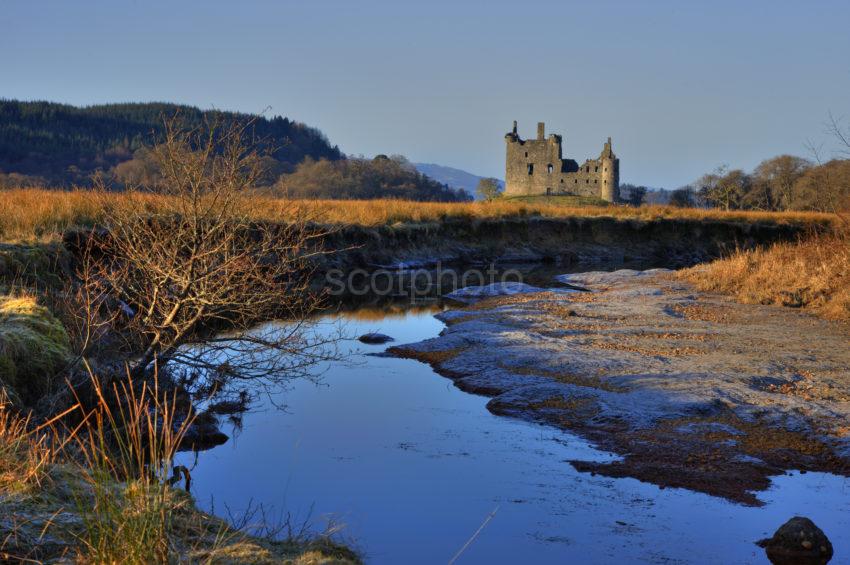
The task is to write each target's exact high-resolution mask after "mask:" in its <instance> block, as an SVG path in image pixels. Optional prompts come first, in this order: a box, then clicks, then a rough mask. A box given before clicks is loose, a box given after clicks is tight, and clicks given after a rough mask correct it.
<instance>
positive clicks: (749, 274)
mask: <svg viewBox="0 0 850 565" xmlns="http://www.w3.org/2000/svg"><path fill="white" fill-rule="evenodd" d="M679 276H680V277H682V278H683V279H685V280H687V281H690V282H692V283H693V284H694V285H695V286H696V287H697V288H698V289H699V290H703V291H710V292H722V293H726V294H731V295H733V296H735V297H736V298H737V299H738V300H740V301H741V302H745V303H751V304H779V305H783V306H790V307H794V308H806V309H808V310H811V311H812V312H814V313H816V314H817V315H820V316H823V317H825V318H829V319H834V320H850V234H847V233H844V234H830V235H822V236H817V237H811V238H809V239H806V240H803V241H800V242H797V243H776V244H773V245H771V246H769V247H766V248H757V249H750V250H740V251H737V252H735V253H733V254H731V255H730V256H728V257H725V258H722V259H719V260H716V261H713V262H711V263H708V264H705V265H699V266H696V267H693V268H690V269H686V270H684V271H681V272H680V273H679Z"/></svg>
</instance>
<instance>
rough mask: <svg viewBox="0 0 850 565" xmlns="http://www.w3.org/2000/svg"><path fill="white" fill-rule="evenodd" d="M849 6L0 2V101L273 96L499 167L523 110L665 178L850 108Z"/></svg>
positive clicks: (799, 132) (632, 172)
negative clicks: (609, 140)
mask: <svg viewBox="0 0 850 565" xmlns="http://www.w3.org/2000/svg"><path fill="white" fill-rule="evenodd" d="M848 25H850V2H847V1H846V0H844V1H829V2H826V1H824V2H818V1H813V2H807V3H803V2H779V1H746V2H743V1H736V2H716V1H713V2H701V3H699V4H697V3H696V2H682V1H676V2H674V1H670V2H660V1H659V2H636V1H629V2H625V1H624V2H606V1H594V2H587V1H585V2H566V1H552V2H543V1H529V0H525V1H521V2H520V1H518V0H513V1H509V2H501V1H496V0H488V1H482V2H464V1H462V0H454V1H447V2H443V1H442V0H428V1H421V2H405V1H402V0H394V1H384V2H377V1H368V0H357V1H351V0H347V1H339V2H336V1H322V0H300V1H297V2H287V1H274V2H272V1H268V2H261V1H244V2H214V1H209V0H207V1H204V2H190V1H169V2H156V1H153V0H146V1H141V0H139V1H133V2H125V1H120V0H109V1H86V2H82V1H80V2H72V1H67V0H63V1H55V2H41V1H37V0H20V1H19V0H5V1H3V2H2V3H0V30H2V31H1V32H0V97H5V98H20V99H47V100H55V101H61V102H68V103H72V104H77V105H86V104H93V103H102V102H118V101H152V100H165V101H174V102H182V103H188V104H194V105H198V106H201V107H216V108H221V109H234V110H242V111H247V112H259V111H262V110H263V109H264V108H266V107H271V110H270V113H272V114H283V115H287V116H290V117H292V118H295V119H297V120H300V121H303V122H306V123H308V124H310V125H314V126H316V127H319V128H320V129H321V130H322V131H324V132H325V133H326V134H327V135H328V136H329V137H330V139H331V140H332V141H333V142H334V143H337V144H339V145H340V147H341V148H342V150H343V151H345V152H347V153H353V154H359V153H362V154H365V155H374V154H376V153H401V154H404V155H407V156H408V157H410V158H411V159H412V160H414V161H425V162H436V163H440V164H444V165H450V166H455V167H459V168H463V169H466V170H469V171H471V172H475V173H477V174H482V175H495V176H499V177H502V176H503V175H504V141H503V135H504V133H505V132H507V131H508V130H509V129H510V126H511V121H512V120H514V119H517V120H519V123H520V130H521V134H523V135H524V136H532V135H534V129H535V124H536V122H537V121H538V120H540V121H545V122H546V123H547V129H548V131H550V132H552V131H554V132H559V133H562V134H563V135H564V139H565V142H566V145H565V153H566V154H567V155H569V156H572V157H575V158H577V159H578V160H580V161H581V160H584V159H585V158H587V157H591V156H595V155H596V154H598V152H599V151H600V150H601V147H602V142H603V141H604V139H605V138H606V137H607V136H609V135H610V136H612V137H613V138H614V149H615V151H616V152H617V153H618V154H619V156H620V157H621V171H622V180H623V181H624V182H635V183H643V184H648V185H650V186H664V187H668V188H671V187H672V188H675V187H677V186H679V185H681V184H684V183H686V182H689V181H691V180H693V179H694V178H696V177H697V176H699V175H700V174H701V173H703V172H706V171H707V170H709V169H712V168H714V167H715V166H716V165H718V164H720V163H727V164H729V165H730V166H732V167H743V168H747V169H748V168H751V167H753V166H754V165H756V164H757V163H758V162H759V161H760V160H761V159H763V158H766V157H770V156H773V155H776V154H779V153H783V152H790V153H795V154H805V151H806V150H805V148H804V143H805V141H806V140H807V139H813V140H821V141H826V139H827V138H826V136H825V135H824V133H823V122H824V121H825V119H826V117H827V114H828V112H830V111H832V112H834V113H836V114H839V115H848V116H850V56H848V55H850V28H848Z"/></svg>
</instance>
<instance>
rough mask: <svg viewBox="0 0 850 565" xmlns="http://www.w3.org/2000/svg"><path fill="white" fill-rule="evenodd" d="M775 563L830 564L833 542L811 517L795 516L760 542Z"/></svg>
mask: <svg viewBox="0 0 850 565" xmlns="http://www.w3.org/2000/svg"><path fill="white" fill-rule="evenodd" d="M756 543H757V545H760V546H761V547H763V548H764V550H765V552H766V553H767V558H768V559H770V562H771V563H773V564H774V565H826V563H829V560H830V559H832V543H830V541H829V538H827V537H826V534H824V533H823V530H821V529H820V528H818V527H817V526H816V525H815V523H814V522H812V521H811V520H809V519H808V518H803V517H801V516H795V517H793V518H791V519H790V520H788V521H787V522H785V523H784V524H782V526H780V527H779V529H778V530H776V533H774V534H773V537H772V538H768V539H763V540H761V541H759V542H756Z"/></svg>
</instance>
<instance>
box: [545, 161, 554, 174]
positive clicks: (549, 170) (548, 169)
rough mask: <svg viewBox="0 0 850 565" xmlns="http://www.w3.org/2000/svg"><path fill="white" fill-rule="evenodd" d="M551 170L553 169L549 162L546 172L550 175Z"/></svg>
mask: <svg viewBox="0 0 850 565" xmlns="http://www.w3.org/2000/svg"><path fill="white" fill-rule="evenodd" d="M552 170H553V167H552V165H551V163H550V164H549V166H548V167H546V172H548V173H549V174H550V175H551V174H552Z"/></svg>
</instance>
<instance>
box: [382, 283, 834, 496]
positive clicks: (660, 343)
mask: <svg viewBox="0 0 850 565" xmlns="http://www.w3.org/2000/svg"><path fill="white" fill-rule="evenodd" d="M560 279H561V282H565V283H569V284H571V285H575V286H580V287H584V288H587V289H589V290H590V292H572V293H565V292H562V291H556V292H550V291H543V292H533V293H525V294H516V295H509V296H497V297H492V298H483V299H481V300H479V301H478V302H475V303H473V304H471V305H468V306H465V307H459V308H458V309H455V310H449V311H446V312H443V313H440V314H439V315H438V318H440V319H441V320H442V321H444V322H445V323H446V324H447V325H448V327H447V328H446V329H445V330H444V331H443V332H442V334H441V335H440V336H439V337H437V338H433V339H429V340H426V341H422V342H419V343H415V344H411V345H404V346H399V347H394V348H391V349H390V351H391V352H392V353H393V354H395V355H397V356H402V357H411V358H416V359H419V360H422V361H425V362H428V363H430V364H431V365H432V366H434V367H435V369H436V370H437V371H438V372H439V373H440V374H442V375H444V376H446V377H449V378H451V379H453V380H454V381H455V384H456V385H457V386H458V387H460V388H461V389H463V390H465V391H469V392H475V393H479V394H484V395H487V396H492V397H493V398H492V400H491V401H490V402H489V404H488V408H489V409H490V410H491V411H492V412H494V413H497V414H504V415H509V416H514V417H519V418H523V419H529V420H535V421H541V422H545V423H548V424H551V425H554V426H557V427H560V428H563V429H568V430H570V431H573V432H575V433H577V434H579V435H581V436H583V437H585V438H587V439H589V440H591V441H592V442H593V443H595V444H596V445H597V446H599V447H600V448H603V449H606V450H609V451H612V452H614V453H617V454H619V455H620V456H621V459H620V460H618V461H613V462H591V461H571V463H572V464H573V465H574V466H575V467H576V468H577V469H579V470H582V471H588V472H593V473H598V474H602V475H606V476H612V477H634V478H637V479H640V480H643V481H647V482H650V483H654V484H657V485H659V486H662V487H667V486H669V487H682V488H687V489H691V490H695V491H700V492H704V493H708V494H711V495H716V496H721V497H725V498H728V499H730V500H734V501H738V502H741V503H745V504H750V505H758V504H760V501H759V499H758V497H757V491H759V490H763V489H765V488H766V487H767V486H768V485H769V484H770V477H771V476H773V475H778V474H782V473H784V472H786V471H787V470H791V469H798V470H801V471H822V472H830V473H835V474H840V475H845V476H848V475H850V418H848V416H850V347H848V345H850V331H848V328H847V327H846V326H843V325H840V324H836V323H833V322H827V321H824V320H820V319H817V318H814V317H811V316H809V315H806V314H804V313H801V312H799V311H796V310H791V309H787V308H779V307H773V306H757V305H742V304H738V303H736V302H734V301H732V300H731V299H729V298H725V297H721V296H715V295H706V294H701V293H697V292H695V291H694V290H693V289H691V288H690V287H689V286H687V285H686V284H684V283H682V282H681V281H678V280H677V279H676V278H675V276H673V275H672V274H671V273H669V272H664V271H658V270H654V271H615V272H614V273H583V274H578V275H565V276H563V277H560Z"/></svg>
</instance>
